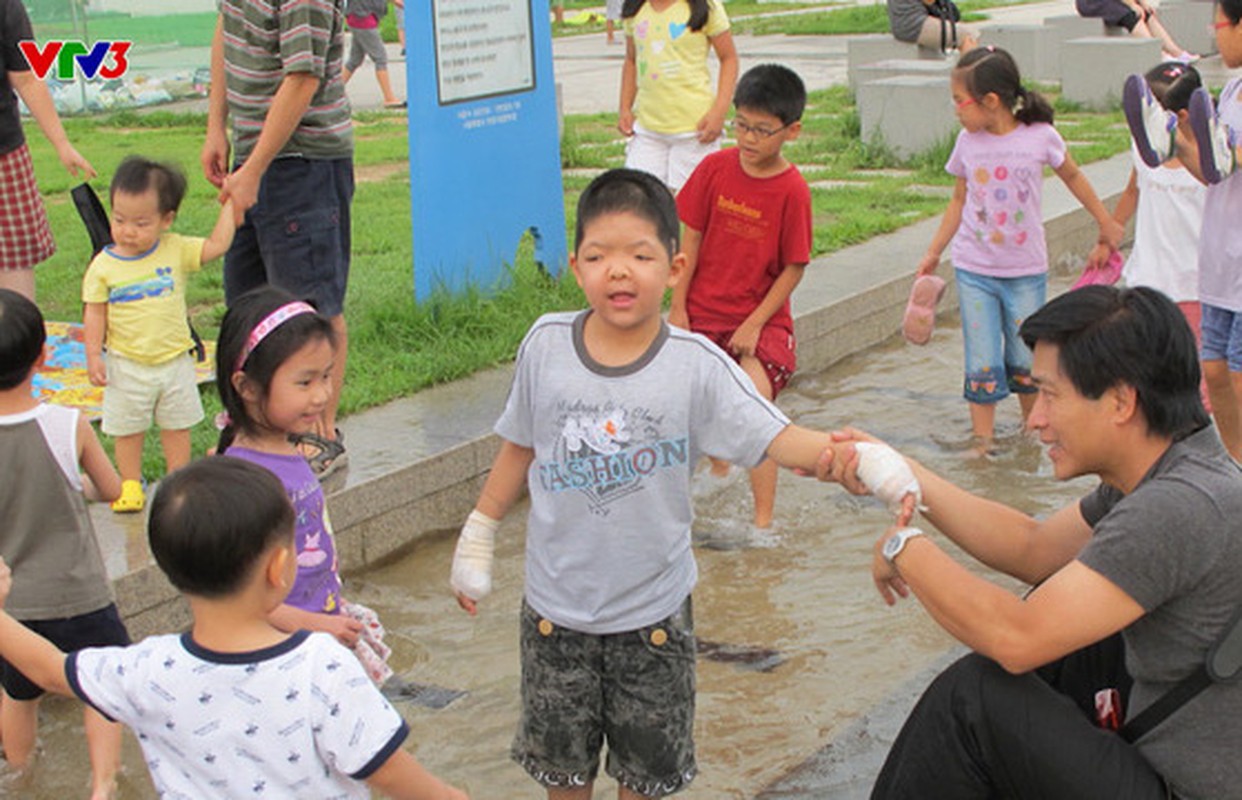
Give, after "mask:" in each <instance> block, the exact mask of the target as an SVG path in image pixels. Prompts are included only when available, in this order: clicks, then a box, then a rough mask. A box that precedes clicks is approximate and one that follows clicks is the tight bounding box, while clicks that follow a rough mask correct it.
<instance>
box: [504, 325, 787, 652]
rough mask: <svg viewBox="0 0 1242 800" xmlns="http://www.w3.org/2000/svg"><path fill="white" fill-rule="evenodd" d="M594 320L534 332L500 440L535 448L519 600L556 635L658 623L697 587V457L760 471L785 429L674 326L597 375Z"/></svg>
mask: <svg viewBox="0 0 1242 800" xmlns="http://www.w3.org/2000/svg"><path fill="white" fill-rule="evenodd" d="M590 313H591V312H589V311H584V312H566V313H558V314H547V315H545V316H543V317H541V318H540V319H539V320H538V321H537V322H535V324H534V325H533V326H532V327H531V329H530V331H529V332H528V333H527V334H526V338H525V340H524V341H523V342H522V346H521V349H520V350H519V351H518V358H517V367H516V372H515V375H514V378H513V386H512V388H511V389H510V391H509V398H508V401H507V403H506V405H505V410H504V412H503V413H502V414H501V416H500V419H499V420H498V421H497V422H496V428H495V430H496V433H497V434H499V435H500V436H501V437H503V438H505V439H507V440H509V441H510V442H513V443H514V444H517V445H520V446H522V447H529V448H533V449H534V451H535V458H534V461H533V462H532V463H531V466H530V471H529V473H528V474H527V483H528V485H529V488H530V517H529V520H528V522H527V527H526V600H527V602H528V603H530V605H531V607H532V608H534V609H535V610H536V611H538V612H539V613H540V614H541V615H543V616H544V617H546V618H548V619H549V620H551V621H552V622H554V623H556V624H558V625H561V626H563V627H566V628H569V629H571V630H575V631H581V632H583V633H591V634H607V633H619V632H622V631H630V630H635V629H637V628H641V627H643V626H645V625H650V624H652V623H653V622H657V621H659V620H661V619H664V618H665V617H667V616H669V615H670V614H672V613H673V612H674V611H676V610H677V608H678V607H679V606H680V605H681V604H682V602H683V601H684V600H685V598H686V596H687V595H688V594H689V593H690V591H691V589H693V588H694V584H695V580H696V579H697V577H698V570H697V567H696V566H695V562H694V554H693V552H692V550H691V547H690V524H691V521H692V519H693V509H692V505H691V498H690V476H691V473H692V472H693V470H694V466H695V463H696V462H697V461H698V459H699V457H700V456H701V455H711V456H716V457H718V458H722V459H725V460H727V461H732V462H735V463H737V464H741V465H743V466H747V467H753V466H756V465H757V464H758V463H759V462H760V461H762V460H763V458H764V454H765V453H766V451H767V447H768V445H769V444H770V443H771V441H772V439H774V438H775V437H776V435H777V434H778V433H780V432H781V431H782V430H783V429H784V428H785V426H786V425H788V424H789V419H788V418H787V417H786V416H785V415H784V414H782V413H781V412H780V410H778V409H777V408H776V407H775V406H774V405H772V404H771V403H770V402H768V401H767V400H765V399H764V398H763V397H762V396H761V395H760V394H759V393H758V392H756V391H755V388H754V385H753V384H752V383H751V381H750V379H749V378H748V377H747V376H746V373H744V372H742V370H741V369H740V368H739V367H738V366H737V364H735V363H734V362H733V360H732V359H731V358H729V357H728V356H727V355H725V354H724V353H723V352H721V351H720V349H719V348H717V347H716V346H715V345H713V344H712V343H711V342H709V341H708V340H707V339H705V338H703V337H702V336H699V335H698V334H694V333H689V332H687V331H683V330H681V329H678V328H673V327H670V326H668V325H664V326H662V329H661V331H660V334H659V335H658V336H657V337H656V340H655V341H654V342H653V343H652V345H651V347H650V348H649V349H648V350H647V352H646V353H645V354H644V355H643V356H642V357H641V358H639V359H638V360H637V361H635V362H634V363H632V364H629V365H627V366H624V367H606V366H603V365H601V364H599V363H598V362H596V361H595V360H594V359H592V358H591V356H590V355H589V354H588V353H587V350H586V346H585V344H584V341H583V336H582V332H583V326H584V324H585V322H586V319H587V317H588V316H589V315H590Z"/></svg>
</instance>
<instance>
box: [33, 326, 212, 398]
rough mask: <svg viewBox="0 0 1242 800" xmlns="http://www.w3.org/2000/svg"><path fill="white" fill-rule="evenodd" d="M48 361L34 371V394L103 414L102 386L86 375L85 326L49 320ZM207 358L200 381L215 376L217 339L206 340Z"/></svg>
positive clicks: (198, 368) (200, 369) (199, 369)
mask: <svg viewBox="0 0 1242 800" xmlns="http://www.w3.org/2000/svg"><path fill="white" fill-rule="evenodd" d="M46 326H47V350H48V354H47V363H45V364H44V365H43V369H41V370H39V372H38V373H37V374H36V375H35V379H34V390H35V396H36V397H38V398H39V399H40V400H43V401H45V402H48V403H56V404H57V405H62V406H72V407H74V408H80V409H82V413H83V414H85V415H86V418H87V419H89V420H91V421H92V422H93V421H95V420H97V419H99V418H100V417H101V416H103V389H102V388H101V387H99V386H91V382H90V379H89V378H87V376H86V345H85V344H83V340H82V326H81V325H80V324H78V323H75V322H48V323H46ZM203 344H204V345H205V346H206V349H207V358H206V360H204V361H200V362H199V363H198V364H197V366H196V369H195V373H196V376H197V378H198V382H199V383H210V382H211V381H214V380H215V379H216V343H215V342H208V341H204V342H203Z"/></svg>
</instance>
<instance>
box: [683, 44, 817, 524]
mask: <svg viewBox="0 0 1242 800" xmlns="http://www.w3.org/2000/svg"><path fill="white" fill-rule="evenodd" d="M805 106H806V88H805V87H804V86H803V84H802V79H801V78H799V77H798V76H797V74H796V73H794V72H793V71H792V70H790V69H788V68H786V67H783V66H780V65H778V64H761V65H759V66H757V67H754V68H753V69H751V70H749V71H747V72H746V74H745V75H743V76H742V78H741V80H739V81H738V84H737V89H736V91H735V92H734V94H733V107H734V120H733V131H734V136H735V137H736V138H737V147H732V148H729V149H727V150H721V151H719V152H716V153H713V154H711V155H709V156H708V157H707V158H705V159H703V161H702V162H701V163H700V164H699V166H698V168H697V169H695V171H694V173H693V174H692V175H691V176H690V179H689V180H688V181H687V182H686V185H685V186H684V187H682V190H681V192H680V193H679V194H678V195H677V211H678V213H679V215H680V216H681V221H682V223H683V224H684V225H685V227H686V231H685V236H684V239H683V249H684V251H685V253H686V256H687V258H688V259H689V263H688V266H687V269H686V274H685V275H684V276H683V277H682V280H681V281H680V282H679V283H678V284H677V286H676V287H675V288H674V289H673V300H672V308H671V310H670V312H669V318H668V319H669V322H670V323H671V324H673V325H677V326H679V327H682V328H689V329H690V330H692V331H695V332H696V333H701V334H703V335H704V336H706V337H707V338H709V339H711V340H712V341H713V342H715V343H716V344H717V345H719V346H720V347H721V348H722V349H723V350H724V351H725V352H726V353H728V354H730V355H731V356H733V358H734V359H736V360H737V362H738V363H739V364H740V365H741V367H742V369H743V370H744V371H745V372H746V374H747V375H749V376H750V379H751V380H752V381H754V383H755V387H756V388H757V389H758V390H759V392H760V393H761V394H763V396H764V397H766V398H768V399H769V400H771V399H774V398H775V397H776V395H777V393H779V392H780V390H781V389H783V388H784V386H785V384H786V383H788V382H789V379H790V377H792V376H793V372H794V368H795V367H796V366H797V359H796V357H795V355H794V335H793V318H792V317H791V316H790V313H789V295H790V294H791V293H792V292H793V290H794V287H795V286H797V285H798V282H799V281H800V280H802V271H803V269H805V268H806V265H807V263H808V262H809V261H810V260H811V190H810V188H809V187H808V186H807V185H806V180H804V179H803V177H802V175H801V173H799V172H798V169H797V167H795V166H793V165H792V164H790V163H789V162H788V161H786V160H785V157H784V156H782V155H781V148H782V147H783V146H784V145H785V143H786V142H791V141H793V140H794V139H797V138H798V134H799V133H801V131H802V122H801V119H802V110H803V108H804V107H805ZM728 470H729V465H728V464H727V463H724V462H716V461H713V462H712V472H713V474H715V475H716V476H718V477H719V476H723V475H724V474H726V473H727V472H728ZM750 485H751V491H752V492H753V494H754V499H755V517H754V522H755V527H756V528H757V529H759V530H765V529H767V528H770V527H771V525H772V510H773V507H774V506H775V505H776V464H775V463H774V462H772V461H771V460H770V459H769V460H767V461H764V462H763V463H762V464H760V465H759V466H758V467H756V468H755V469H753V470H751V473H750Z"/></svg>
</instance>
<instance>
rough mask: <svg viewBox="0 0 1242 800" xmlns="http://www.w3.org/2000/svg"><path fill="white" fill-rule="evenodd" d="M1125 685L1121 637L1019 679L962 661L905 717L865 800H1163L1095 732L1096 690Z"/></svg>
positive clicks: (1125, 750)
mask: <svg viewBox="0 0 1242 800" xmlns="http://www.w3.org/2000/svg"><path fill="white" fill-rule="evenodd" d="M1129 685H1130V678H1129V676H1128V675H1125V671H1124V654H1123V651H1122V649H1121V647H1120V639H1119V637H1118V638H1116V639H1106V640H1105V641H1104V642H1101V643H1099V644H1097V645H1093V646H1092V647H1090V648H1086V649H1085V650H1083V651H1079V652H1078V653H1074V654H1071V655H1070V656H1067V657H1066V658H1064V659H1062V660H1061V661H1058V662H1054V663H1053V664H1050V665H1048V666H1047V667H1044V668H1043V669H1041V670H1038V671H1037V672H1034V673H1027V674H1025V675H1011V674H1010V673H1008V672H1006V671H1005V670H1004V669H1002V668H1001V667H1000V666H999V665H998V664H996V663H995V662H994V661H991V660H989V659H987V658H984V657H983V656H980V655H977V654H975V653H971V654H970V655H967V656H964V657H962V658H961V659H959V660H958V661H957V662H955V663H954V664H953V665H952V666H950V667H949V668H948V669H946V670H945V671H944V672H942V673H941V674H940V675H939V676H938V677H937V678H936V680H934V681H933V682H932V684H931V686H929V687H928V688H927V691H925V692H924V693H923V696H922V697H921V698H920V699H919V702H918V704H917V705H916V706H915V707H914V710H913V711H912V712H910V717H909V719H907V720H906V723H905V725H904V726H903V727H902V729H901V733H900V734H899V735H898V736H897V741H896V742H894V743H893V748H892V750H890V751H889V754H888V758H887V759H886V760H885V762H884V768H883V769H882V770H880V776H879V778H877V779H876V784H875V788H874V789H872V792H871V797H872V798H873V800H877V799H878V800H900V799H901V798H910V800H916V799H917V800H936V799H937V798H945V800H975V799H976V798H977V799H978V800H1001V799H1002V798H1003V799H1004V800H1018V799H1020V800H1034V799H1035V798H1041V799H1043V800H1079V799H1081V800H1108V799H1109V798H1118V800H1120V799H1121V798H1124V799H1125V800H1166V798H1168V797H1169V793H1168V790H1167V789H1166V788H1165V785H1164V780H1163V779H1162V778H1161V777H1160V775H1159V774H1158V773H1157V772H1156V771H1155V770H1154V769H1152V767H1151V765H1150V764H1148V763H1147V761H1146V760H1145V759H1144V758H1143V756H1142V755H1140V754H1139V751H1138V749H1137V748H1135V747H1134V746H1133V745H1130V744H1127V743H1126V742H1125V741H1124V740H1123V739H1122V738H1121V737H1120V736H1118V735H1117V734H1116V733H1114V732H1113V731H1108V730H1104V729H1102V728H1099V727H1096V725H1095V724H1094V718H1095V703H1094V696H1095V692H1096V691H1097V690H1098V689H1104V688H1108V687H1114V688H1117V689H1118V690H1119V691H1120V692H1121V694H1122V695H1123V697H1124V695H1126V694H1128V692H1129Z"/></svg>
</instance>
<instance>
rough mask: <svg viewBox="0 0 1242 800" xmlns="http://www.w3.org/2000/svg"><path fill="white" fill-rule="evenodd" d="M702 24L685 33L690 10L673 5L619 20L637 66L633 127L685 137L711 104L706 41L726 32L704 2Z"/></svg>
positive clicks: (680, 2)
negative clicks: (632, 44) (703, 22)
mask: <svg viewBox="0 0 1242 800" xmlns="http://www.w3.org/2000/svg"><path fill="white" fill-rule="evenodd" d="M707 7H708V12H707V23H706V24H705V25H704V26H703V27H702V29H700V30H698V31H692V30H690V26H689V22H690V4H689V3H687V2H684V0H676V1H675V2H674V3H673V4H672V5H671V6H669V7H668V8H666V9H665V10H663V11H656V10H654V9H653V8H652V7H651V3H649V2H648V3H643V4H642V6H641V7H640V8H639V9H638V13H637V14H635V15H634V16H632V17H629V18H627V19H626V20H625V35H626V36H628V37H630V38H631V39H632V40H633V42H634V49H635V54H636V56H637V65H638V99H637V105H638V108H637V110H636V112H635V115H636V117H637V118H638V124H639V125H642V126H643V127H644V128H646V129H647V130H649V131H653V132H655V133H690V132H691V131H693V130H694V129H695V126H696V125H698V122H699V120H700V119H702V118H703V115H704V114H706V113H707V112H708V110H709V109H710V108H711V107H712V103H713V102H714V101H715V99H716V87H715V86H714V85H713V84H712V76H711V72H710V71H709V70H708V68H707V52H708V50H710V49H711V41H710V40H711V38H712V37H714V36H718V35H720V34H721V33H724V32H725V31H727V30H729V17H728V15H727V14H726V13H725V10H724V7H723V6H721V5H720V4H719V2H717V0H708V4H707Z"/></svg>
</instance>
